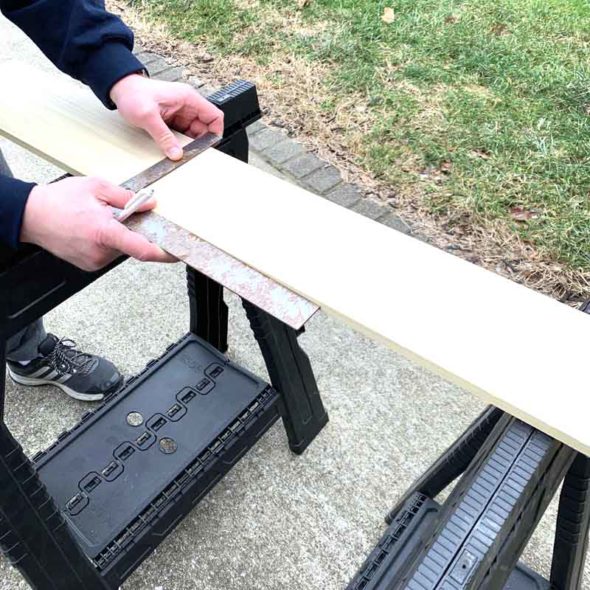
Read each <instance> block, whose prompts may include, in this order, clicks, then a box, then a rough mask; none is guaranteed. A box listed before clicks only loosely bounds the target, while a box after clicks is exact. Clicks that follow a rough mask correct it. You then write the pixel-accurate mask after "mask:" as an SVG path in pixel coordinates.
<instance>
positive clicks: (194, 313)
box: [186, 266, 228, 353]
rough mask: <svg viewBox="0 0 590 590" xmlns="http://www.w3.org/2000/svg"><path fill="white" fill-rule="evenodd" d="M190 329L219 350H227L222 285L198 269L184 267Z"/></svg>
mask: <svg viewBox="0 0 590 590" xmlns="http://www.w3.org/2000/svg"><path fill="white" fill-rule="evenodd" d="M186 274H187V281H188V295H189V306H190V331H191V332H192V333H193V334H194V335H195V336H198V337H199V338H202V339H203V340H205V341H207V342H209V344H211V345H212V346H214V347H215V348H217V350H219V351H220V352H223V353H225V352H227V324H228V311H227V305H226V304H225V301H224V300H223V287H222V286H221V285H220V284H219V283H216V282H215V281H214V280H213V279H210V278H209V277H207V276H206V275H204V274H203V273H200V272H199V271H198V270H195V269H194V268H191V267H190V266H187V267H186Z"/></svg>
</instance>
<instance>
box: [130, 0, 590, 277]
mask: <svg viewBox="0 0 590 590" xmlns="http://www.w3.org/2000/svg"><path fill="white" fill-rule="evenodd" d="M302 4H305V6H303V7H302V6H301V5H302ZM133 5H134V6H135V7H136V8H139V9H140V10H141V11H142V12H143V14H144V15H146V16H148V17H149V18H150V19H155V20H156V21H161V22H165V23H166V24H167V25H168V27H169V30H170V31H171V33H172V34H173V35H174V36H177V37H178V38H181V39H184V40H188V41H191V42H195V43H199V44H200V45H205V46H206V47H207V48H208V49H209V51H210V52H211V53H213V54H215V55H218V56H236V55H237V56H242V57H244V58H247V59H249V60H253V61H255V62H256V63H257V64H258V65H259V66H260V68H263V69H264V68H267V70H268V71H267V75H268V76H269V77H270V78H273V79H274V83H275V85H276V87H277V88H278V89H279V91H280V90H281V89H284V90H285V91H288V89H289V85H292V84H301V80H300V79H297V78H295V79H290V77H289V69H288V68H287V69H286V70H285V71H282V69H281V68H280V67H277V64H281V63H291V64H292V63H298V64H300V65H301V64H304V65H308V66H311V67H310V68H309V69H308V70H307V71H308V72H316V73H317V78H318V79H317V80H315V81H314V82H315V84H317V85H318V88H320V89H321V92H320V97H321V100H318V101H310V102H309V104H308V105H305V108H308V109H309V110H310V112H311V111H313V113H314V116H316V117H320V118H321V117H324V118H325V120H327V121H329V120H330V115H331V114H332V113H335V114H337V115H338V120H339V121H340V124H339V127H337V128H336V129H335V130H334V133H339V134H341V135H342V137H343V140H344V144H345V145H346V146H348V149H349V150H350V152H351V155H352V157H353V158H354V159H355V162H356V163H358V164H359V165H360V166H361V167H362V168H363V169H364V170H366V171H367V172H369V173H370V174H371V175H373V176H374V177H375V178H377V179H379V180H380V181H382V182H385V183H387V184H388V185H389V186H391V187H392V189H393V190H394V191H395V192H397V193H399V194H401V195H410V194H411V195H414V197H415V198H419V199H420V202H421V203H422V204H426V205H427V206H428V208H429V209H430V210H431V211H433V212H435V213H437V212H438V213H445V214H448V213H450V212H451V213H452V212H457V214H458V215H460V214H465V213H467V214H468V218H469V220H470V223H477V224H481V225H482V226H483V227H485V226H486V224H488V225H489V227H492V226H493V225H495V226H496V227H497V226H498V223H500V224H501V225H502V226H503V227H509V228H511V229H513V230H514V231H516V232H518V233H519V234H520V236H521V237H522V238H523V239H524V240H526V241H528V242H530V243H532V244H534V245H535V246H536V247H537V248H538V249H540V250H541V251H543V252H546V253H549V254H550V255H551V256H552V257H553V258H555V259H557V260H561V261H563V262H565V263H566V264H567V265H568V266H570V267H571V268H577V269H581V270H584V271H587V270H589V269H590V257H589V255H590V204H589V197H590V4H589V3H588V0H495V1H493V2H490V0H463V1H460V0H438V1H434V0H391V1H387V2H381V1H374V0H309V1H308V2H297V0H190V1H185V0H135V1H134V2H133ZM385 7H392V8H393V9H394V14H395V18H394V20H393V22H391V23H386V22H384V21H383V20H382V18H381V16H382V14H383V11H384V8H385ZM299 108H301V107H299ZM285 116H286V117H288V114H287V115H285Z"/></svg>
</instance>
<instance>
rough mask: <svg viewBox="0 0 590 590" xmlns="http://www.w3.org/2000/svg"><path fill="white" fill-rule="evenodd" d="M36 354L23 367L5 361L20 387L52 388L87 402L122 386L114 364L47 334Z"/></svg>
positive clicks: (98, 398)
mask: <svg viewBox="0 0 590 590" xmlns="http://www.w3.org/2000/svg"><path fill="white" fill-rule="evenodd" d="M39 354H40V356H39V357H38V358H36V359H33V360H32V361H30V362H29V363H27V364H26V365H23V364H21V363H18V362H14V361H8V362H7V366H8V374H9V375H10V377H11V378H12V380H13V381H15V382H16V383H19V384H20V385H32V386H35V385H55V386H57V387H59V388H60V389H61V390H63V391H65V392H66V393H67V394H68V395H69V396H71V397H73V398H75V399H79V400H82V401H87V402H93V401H99V400H101V399H103V397H104V396H105V395H107V394H109V393H111V392H113V391H116V390H117V389H118V388H119V387H120V386H121V385H122V384H123V376H122V375H121V373H119V371H118V370H117V368H116V367H115V365H113V363H111V362H110V361H107V360H106V359H104V358H101V357H99V356H95V355H92V354H88V353H86V352H80V351H79V350H77V349H76V343H75V342H73V341H72V340H67V339H65V338H62V339H61V340H60V339H59V338H57V336H54V335H53V334H48V335H47V338H45V340H43V342H41V344H40V345H39Z"/></svg>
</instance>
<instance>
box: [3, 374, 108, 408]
mask: <svg viewBox="0 0 590 590" xmlns="http://www.w3.org/2000/svg"><path fill="white" fill-rule="evenodd" d="M8 374H9V375H10V378H11V379H12V380H13V381H14V382H15V383H18V384H19V385H26V386H28V387H37V386H39V385H55V387H59V388H60V389H61V390H62V391H63V392H64V393H67V394H68V395H69V396H70V397H72V398H74V399H77V400H79V401H82V402H99V401H101V400H102V399H104V395H105V394H103V393H79V392H78V391H75V390H73V389H72V388H71V387H68V386H67V385H64V384H63V383H57V382H56V381H51V380H49V379H35V378H33V377H25V376H23V375H18V374H17V373H13V372H12V370H11V369H10V367H8ZM114 389H115V388H113V390H114Z"/></svg>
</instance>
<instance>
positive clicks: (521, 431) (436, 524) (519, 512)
mask: <svg viewBox="0 0 590 590" xmlns="http://www.w3.org/2000/svg"><path fill="white" fill-rule="evenodd" d="M462 474H464V475H463V477H462V478H461V479H460V480H459V481H458V483H457V484H456V486H455V488H454V489H453V490H452V492H451V494H450V496H449V498H448V499H447V501H446V502H444V503H443V504H442V506H441V505H439V504H437V503H436V502H435V501H434V498H435V497H436V496H437V495H438V494H439V493H440V492H442V491H443V490H444V489H445V488H446V487H447V486H449V485H450V484H451V483H452V482H453V481H454V480H455V479H456V478H457V477H459V476H460V475H462ZM564 478H565V479H564ZM562 481H563V488H562V492H561V496H560V500H559V513H558V516H557V526H556V534H555V545H554V551H553V562H552V568H551V579H550V581H547V580H545V579H543V578H542V577H541V576H540V575H538V574H537V573H535V572H533V571H531V570H530V569H528V568H526V567H525V566H523V565H521V564H519V563H518V559H519V557H520V555H521V553H522V551H523V550H524V548H525V546H526V544H527V542H528V540H529V538H530V537H531V535H532V533H533V532H534V530H535V527H536V526H537V524H538V522H539V520H540V519H541V517H542V516H543V513H544V511H545V509H546V508H547V506H548V504H549V502H550V501H551V498H552V497H553V495H554V494H555V492H556V490H557V489H558V487H559V485H560V484H561V482H562ZM386 520H387V522H388V524H389V527H388V529H387V531H386V533H385V535H384V536H383V537H382V538H381V540H380V541H379V543H378V545H377V547H376V548H375V549H374V550H373V552H372V553H371V554H370V556H369V557H368V559H367V560H366V562H365V563H364V565H363V566H362V568H361V570H360V571H359V572H358V573H357V575H356V576H355V578H354V580H353V581H352V582H351V583H350V585H349V586H348V590H401V589H406V588H407V589H411V590H434V589H441V590H443V589H444V590H467V589H469V590H476V589H477V590H480V589H481V590H500V589H503V588H506V589H510V590H548V589H549V588H551V589H554V590H577V589H579V588H581V580H582V575H583V569H584V560H585V556H586V549H587V542H588V529H589V525H590V459H588V458H587V457H584V456H582V455H580V454H579V453H576V452H575V451H574V450H572V449H571V448H569V447H567V446H566V445H564V444H562V443H559V442H558V441H556V440H554V439H552V438H551V437H549V436H547V435H546V434H543V433H542V432H539V431H538V430H535V429H534V428H532V427H530V426H528V425H526V424H524V423H523V422H520V421H519V420H517V419H516V418H512V417H510V416H508V415H507V414H504V413H503V412H502V411H500V410H498V409H497V408H492V407H490V408H488V409H487V410H486V411H485V412H484V413H483V414H482V415H481V416H480V417H479V418H478V419H477V420H476V421H475V422H474V423H473V424H472V425H471V426H470V427H469V428H468V429H467V431H466V432H465V433H464V434H463V435H462V436H461V438H460V439H459V440H458V441H457V442H455V443H454V444H453V445H452V446H451V447H450V448H449V449H448V450H447V451H446V452H445V453H444V454H443V455H442V456H441V457H440V458H439V459H438V460H437V461H436V462H435V463H434V464H433V465H432V466H431V467H430V469H429V470H428V471H427V472H426V473H425V474H424V475H423V476H422V477H421V478H420V479H419V480H418V481H417V482H416V483H415V484H414V485H413V486H412V488H411V489H410V490H409V491H408V492H407V493H406V494H405V496H404V497H403V498H402V500H401V501H400V502H399V503H398V505H397V506H396V508H394V509H393V510H392V511H391V513H390V514H389V515H388V517H387V519H386Z"/></svg>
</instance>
